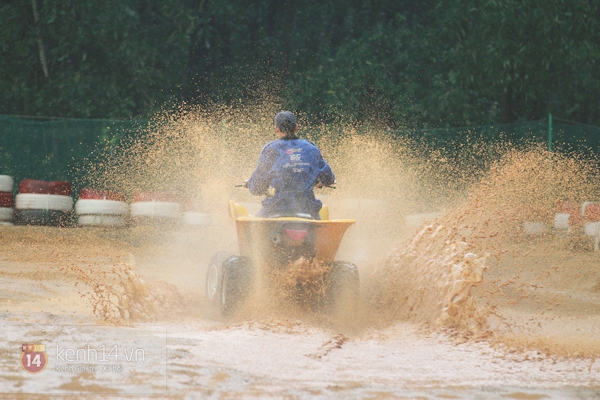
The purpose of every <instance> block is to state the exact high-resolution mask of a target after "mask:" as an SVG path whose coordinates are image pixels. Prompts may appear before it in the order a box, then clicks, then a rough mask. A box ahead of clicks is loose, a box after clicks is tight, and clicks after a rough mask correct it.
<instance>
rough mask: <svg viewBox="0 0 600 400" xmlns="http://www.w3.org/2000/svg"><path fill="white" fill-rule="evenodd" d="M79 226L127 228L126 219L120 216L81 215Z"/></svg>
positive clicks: (78, 219)
mask: <svg viewBox="0 0 600 400" xmlns="http://www.w3.org/2000/svg"><path fill="white" fill-rule="evenodd" d="M77 224H78V225H79V226H115V227H116V226H125V225H126V220H125V217H122V216H119V215H79V216H78V217H77Z"/></svg>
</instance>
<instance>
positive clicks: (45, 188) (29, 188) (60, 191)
mask: <svg viewBox="0 0 600 400" xmlns="http://www.w3.org/2000/svg"><path fill="white" fill-rule="evenodd" d="M19 193H36V194H55V195H60V196H71V184H70V183H69V182H65V181H50V182H47V181H41V180H38V179H23V180H22V181H21V182H20V183H19Z"/></svg>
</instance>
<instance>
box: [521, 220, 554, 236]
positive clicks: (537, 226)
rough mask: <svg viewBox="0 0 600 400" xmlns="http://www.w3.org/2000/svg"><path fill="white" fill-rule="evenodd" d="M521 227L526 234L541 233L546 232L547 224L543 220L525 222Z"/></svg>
mask: <svg viewBox="0 0 600 400" xmlns="http://www.w3.org/2000/svg"><path fill="white" fill-rule="evenodd" d="M523 228H524V229H525V233H526V234H528V235H541V234H543V233H546V230H547V228H548V227H547V226H546V224H545V223H543V222H531V221H529V222H525V223H523Z"/></svg>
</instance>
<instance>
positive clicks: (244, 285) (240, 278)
mask: <svg viewBox="0 0 600 400" xmlns="http://www.w3.org/2000/svg"><path fill="white" fill-rule="evenodd" d="M252 282H253V273H252V265H251V263H250V260H249V259H248V258H246V257H239V256H228V254H227V253H225V252H219V253H217V254H215V256H214V257H213V258H212V260H211V262H210V264H209V266H208V271H207V272H206V296H207V297H208V300H209V301H210V303H211V305H212V306H213V308H214V309H216V310H217V311H218V312H219V313H220V314H221V315H222V316H230V315H232V314H234V313H235V312H236V311H237V310H238V309H239V307H240V305H241V303H242V301H243V300H245V299H246V298H247V297H248V296H249V295H250V291H251V288H252Z"/></svg>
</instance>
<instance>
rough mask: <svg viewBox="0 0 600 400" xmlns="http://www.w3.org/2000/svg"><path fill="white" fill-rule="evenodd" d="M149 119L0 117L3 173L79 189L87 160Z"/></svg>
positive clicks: (138, 129) (0, 168) (140, 128)
mask: <svg viewBox="0 0 600 400" xmlns="http://www.w3.org/2000/svg"><path fill="white" fill-rule="evenodd" d="M147 124H148V123H147V121H116V120H87V119H86V120H84V119H56V120H40V119H25V118H16V117H8V116H0V174H2V175H10V176H12V177H13V178H14V180H15V190H16V186H17V185H16V183H18V182H19V181H20V180H21V179H24V178H32V179H43V180H67V181H70V182H72V183H73V184H74V189H75V190H77V189H78V187H77V186H78V183H79V182H81V178H82V176H84V175H85V173H86V165H85V164H86V160H87V159H88V158H89V157H92V156H93V154H94V152H95V151H97V150H98V149H100V148H102V147H105V146H110V145H111V144H113V143H116V142H118V141H119V140H121V139H123V138H125V137H129V136H135V135H137V134H138V133H140V132H143V131H144V129H145V128H146V127H147Z"/></svg>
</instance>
